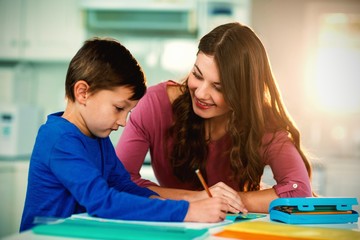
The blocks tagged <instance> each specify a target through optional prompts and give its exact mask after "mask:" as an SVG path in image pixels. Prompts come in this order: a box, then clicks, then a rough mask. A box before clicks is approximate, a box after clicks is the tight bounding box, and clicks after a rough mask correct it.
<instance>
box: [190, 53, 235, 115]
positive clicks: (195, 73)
mask: <svg viewBox="0 0 360 240" xmlns="http://www.w3.org/2000/svg"><path fill="white" fill-rule="evenodd" d="M188 87H189V90H190V94H191V98H192V106H193V109H194V112H195V113H196V114H197V115H198V116H199V117H202V118H204V119H210V118H217V117H223V116H224V115H225V114H226V113H228V112H229V111H230V108H229V106H228V105H227V103H226V102H225V100H224V96H223V93H222V89H221V81H220V75H219V70H218V67H217V64H216V62H215V60H214V57H213V56H209V55H206V54H204V53H202V52H199V53H198V55H197V58H196V62H195V64H194V67H193V69H192V71H191V73H190V74H189V78H188Z"/></svg>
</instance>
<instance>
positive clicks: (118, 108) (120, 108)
mask: <svg viewBox="0 0 360 240" xmlns="http://www.w3.org/2000/svg"><path fill="white" fill-rule="evenodd" d="M115 108H116V111H118V112H121V111H123V110H124V108H122V107H115Z"/></svg>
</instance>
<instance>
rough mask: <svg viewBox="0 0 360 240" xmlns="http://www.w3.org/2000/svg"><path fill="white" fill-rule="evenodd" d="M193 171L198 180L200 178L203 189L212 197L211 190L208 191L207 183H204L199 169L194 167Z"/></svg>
mask: <svg viewBox="0 0 360 240" xmlns="http://www.w3.org/2000/svg"><path fill="white" fill-rule="evenodd" d="M195 172H196V175H197V176H198V178H199V180H200V182H201V184H202V185H203V187H204V189H205V191H206V192H207V194H208V195H209V197H212V195H211V192H210V190H209V188H208V186H207V184H206V182H205V180H204V178H203V176H202V175H201V172H200V170H199V169H196V170H195Z"/></svg>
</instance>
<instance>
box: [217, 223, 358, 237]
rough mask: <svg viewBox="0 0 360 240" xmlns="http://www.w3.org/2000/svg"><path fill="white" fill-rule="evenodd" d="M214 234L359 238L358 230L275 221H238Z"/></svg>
mask: <svg viewBox="0 0 360 240" xmlns="http://www.w3.org/2000/svg"><path fill="white" fill-rule="evenodd" d="M213 235H214V236H218V237H224V238H235V239H247V240H249V239H251V240H252V239H264V240H271V239H277V240H287V239H291V240H304V239H317V240H324V239H330V240H331V239H334V240H341V239H344V240H345V239H346V240H348V239H354V240H355V239H360V232H359V231H356V230H351V229H334V228H324V227H323V228H321V227H306V226H299V225H289V224H284V223H275V222H263V221H254V222H240V223H234V224H231V225H228V226H225V227H224V228H223V230H222V231H220V232H218V233H215V234H213Z"/></svg>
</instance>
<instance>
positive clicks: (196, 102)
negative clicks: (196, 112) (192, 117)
mask: <svg viewBox="0 0 360 240" xmlns="http://www.w3.org/2000/svg"><path fill="white" fill-rule="evenodd" d="M194 100H195V105H196V106H197V107H198V108H200V109H204V110H205V109H209V108H210V107H212V106H214V104H208V103H204V102H201V101H199V99H197V98H195V99H194Z"/></svg>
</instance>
